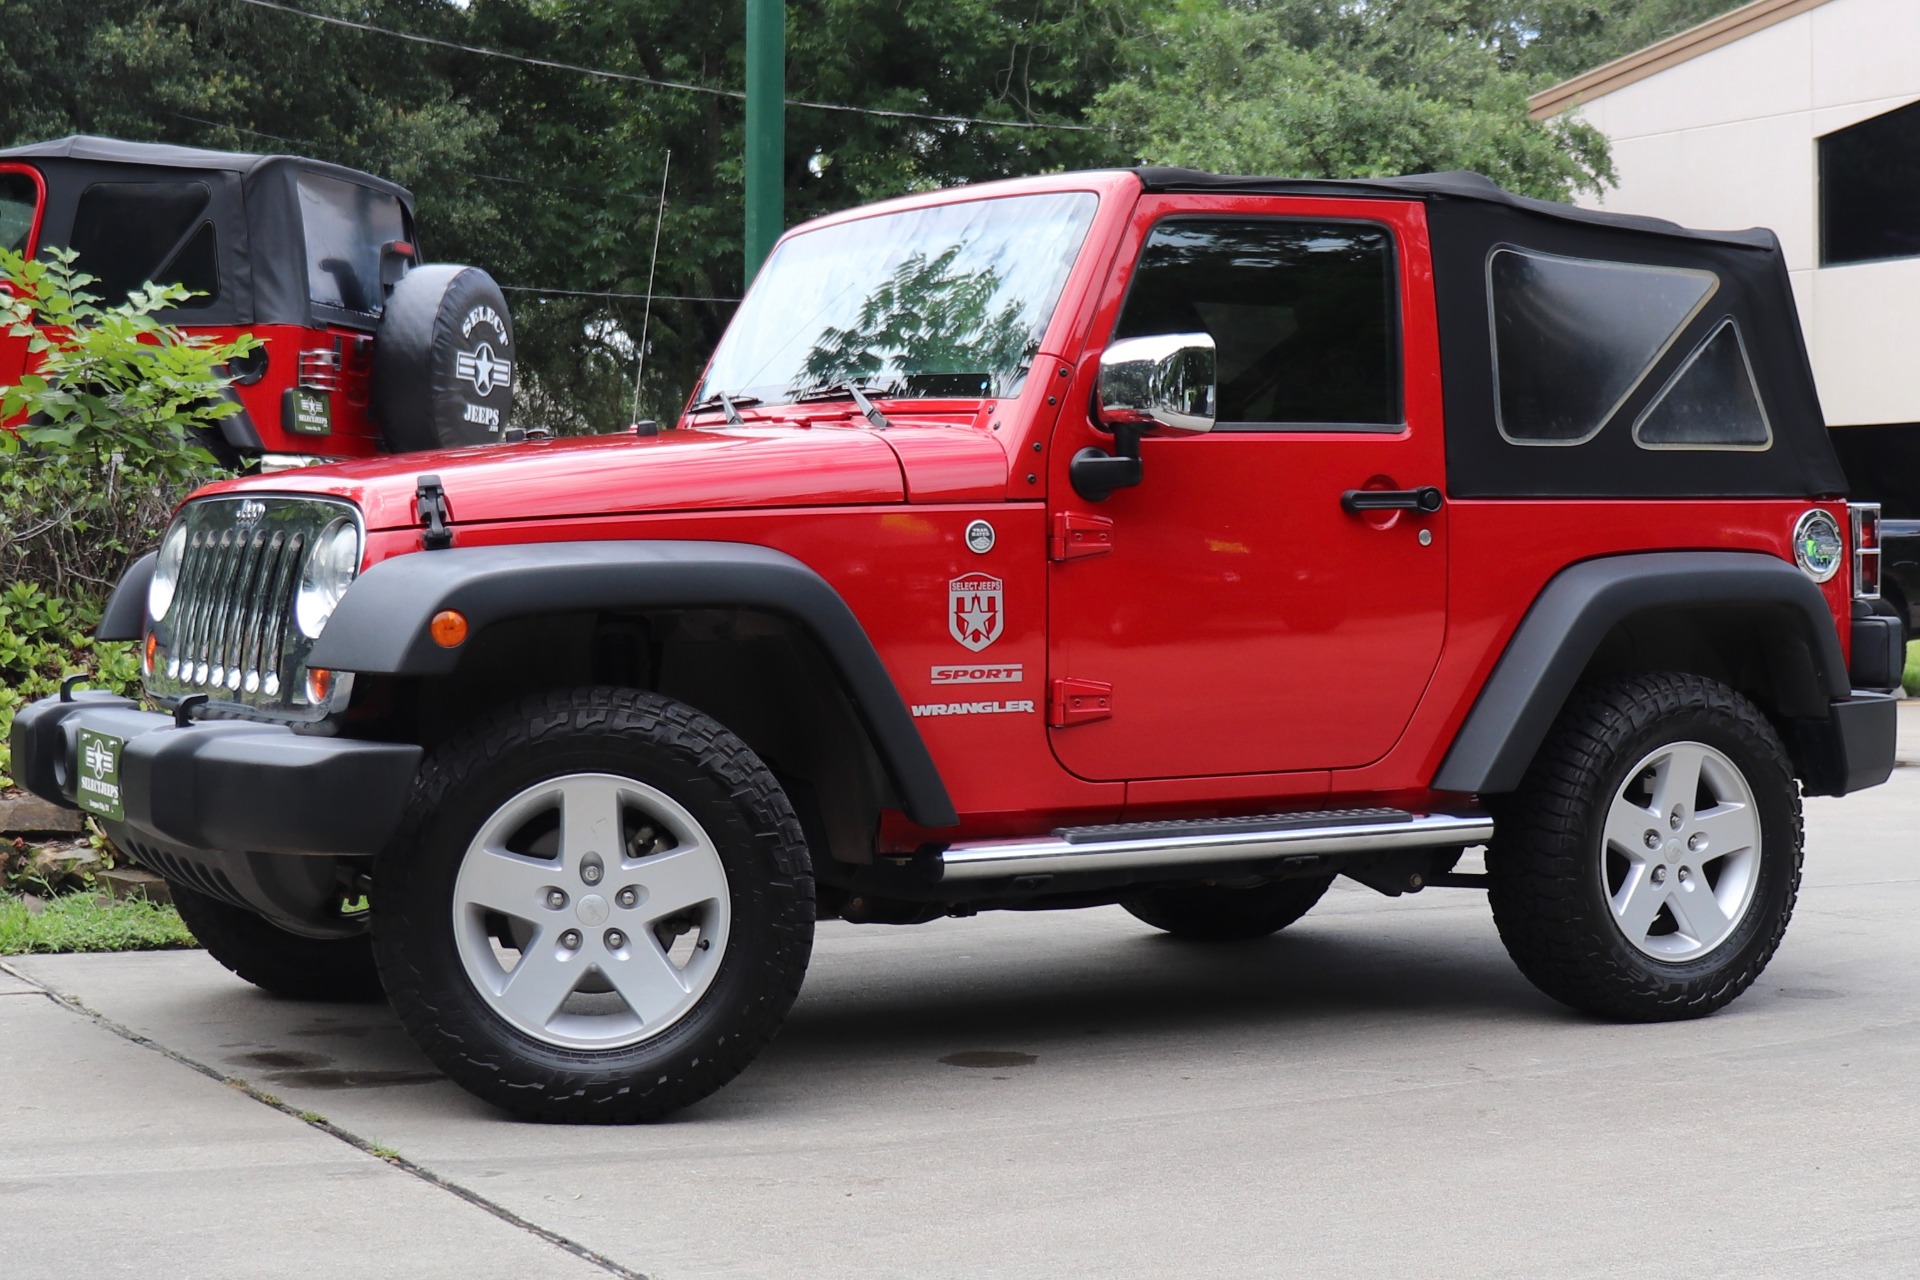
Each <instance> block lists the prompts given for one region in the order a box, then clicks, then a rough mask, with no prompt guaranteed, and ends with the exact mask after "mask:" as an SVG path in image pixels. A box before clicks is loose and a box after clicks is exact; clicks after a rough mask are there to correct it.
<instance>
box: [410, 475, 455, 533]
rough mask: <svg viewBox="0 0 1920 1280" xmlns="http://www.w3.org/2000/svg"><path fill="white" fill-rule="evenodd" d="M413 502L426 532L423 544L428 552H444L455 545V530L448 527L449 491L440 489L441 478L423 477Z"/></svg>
mask: <svg viewBox="0 0 1920 1280" xmlns="http://www.w3.org/2000/svg"><path fill="white" fill-rule="evenodd" d="M413 500H414V505H415V508H416V510H417V511H418V513H419V517H420V527H421V528H422V529H423V530H425V533H424V534H422V535H421V542H422V543H424V544H425V546H426V549H427V550H428V551H444V550H446V549H447V548H448V547H450V546H452V545H453V530H451V529H449V528H448V527H447V491H446V490H445V489H442V488H441V487H440V477H439V476H421V477H420V487H419V488H418V489H416V490H414V494H413Z"/></svg>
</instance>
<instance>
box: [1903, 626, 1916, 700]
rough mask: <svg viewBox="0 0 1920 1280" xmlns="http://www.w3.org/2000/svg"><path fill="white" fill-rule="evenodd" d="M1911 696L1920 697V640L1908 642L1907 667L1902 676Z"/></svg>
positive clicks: (1908, 694)
mask: <svg viewBox="0 0 1920 1280" xmlns="http://www.w3.org/2000/svg"><path fill="white" fill-rule="evenodd" d="M1900 683H1901V685H1902V686H1904V687H1905V689H1906V691H1907V696H1908V697H1910V698H1913V697H1920V640H1912V641H1909V642H1908V643H1907V669H1906V671H1905V673H1904V674H1902V675H1901V677H1900Z"/></svg>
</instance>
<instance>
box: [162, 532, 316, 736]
mask: <svg viewBox="0 0 1920 1280" xmlns="http://www.w3.org/2000/svg"><path fill="white" fill-rule="evenodd" d="M307 537H308V535H307V534H306V533H305V532H303V531H295V532H293V533H289V532H287V531H286V530H285V529H265V528H258V529H254V530H253V531H252V532H246V531H236V530H233V529H223V530H221V531H220V532H218V533H215V532H213V531H212V530H209V529H197V530H194V531H193V532H191V533H189V534H188V535H187V558H186V563H185V564H184V565H183V566H182V568H183V569H184V571H185V572H184V574H183V577H182V581H181V584H180V597H181V599H182V603H184V604H185V605H186V606H187V610H186V612H185V613H184V614H182V615H180V629H179V631H177V632H176V633H175V635H174V639H173V644H172V645H171V646H170V651H169V653H168V655H167V662H166V672H167V678H168V679H169V680H175V681H178V682H179V683H180V685H181V687H182V688H184V689H189V690H209V689H225V690H227V691H228V692H229V693H241V692H245V693H264V694H265V695H266V696H267V697H269V698H276V697H278V696H279V695H280V657H281V652H282V649H283V648H284V646H285V642H286V633H287V619H288V617H289V616H291V614H292V610H293V588H294V585H295V583H296V582H298V580H299V573H300V566H301V563H302V558H303V556H304V554H305V552H306V548H307Z"/></svg>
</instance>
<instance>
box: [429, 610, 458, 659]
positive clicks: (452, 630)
mask: <svg viewBox="0 0 1920 1280" xmlns="http://www.w3.org/2000/svg"><path fill="white" fill-rule="evenodd" d="M427 630H428V632H429V633H430V634H431V635H432V636H433V642H434V643H435V644H437V645H439V646H440V647H441V648H442V649H452V648H454V647H456V646H457V645H459V644H460V643H461V642H462V641H464V640H465V639H466V638H467V615H466V614H464V613H460V612H458V611H457V610H454V609H442V610H441V611H440V612H438V613H436V614H434V615H433V621H432V622H431V623H429V624H428V626H427Z"/></svg>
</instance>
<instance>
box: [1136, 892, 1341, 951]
mask: <svg viewBox="0 0 1920 1280" xmlns="http://www.w3.org/2000/svg"><path fill="white" fill-rule="evenodd" d="M1332 883H1333V877H1332V876H1315V877H1313V878H1311V879H1306V880H1276V881H1274V882H1273V883H1272V884H1263V885H1256V886H1254V887H1253V888H1250V889H1231V888H1227V887H1225V886H1221V885H1210V884H1197V885H1180V886H1175V887H1171V888H1165V889H1148V890H1146V891H1145V892H1143V893H1137V894H1135V895H1133V896H1132V897H1130V898H1128V899H1126V900H1125V901H1123V902H1122V903H1121V904H1120V905H1121V906H1123V907H1125V908H1126V909H1127V910H1128V911H1129V912H1131V913H1132V914H1133V915H1134V916H1135V917H1136V918H1137V919H1140V920H1144V921H1146V922H1147V923H1148V924H1150V925H1152V926H1153V927H1154V928H1156V929H1164V930H1166V931H1167V932H1168V933H1170V934H1172V935H1173V936H1174V937H1176V938H1187V939H1190V940H1192V941H1194V942H1237V941H1241V940H1243V939H1246V938H1264V937H1266V936H1267V935H1268V934H1270V933H1278V932H1279V931H1280V930H1282V929H1284V928H1286V927H1287V926H1288V925H1290V924H1292V923H1293V922H1294V921H1295V920H1298V919H1299V918H1300V917H1301V916H1304V915H1305V914H1307V912H1309V911H1311V910H1313V906H1314V904H1315V903H1316V902H1319V901H1320V898H1321V895H1322V894H1324V893H1326V891H1327V886H1328V885H1331V884H1332Z"/></svg>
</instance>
